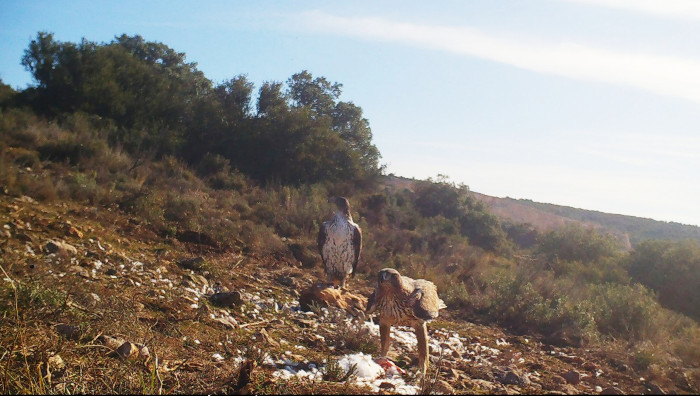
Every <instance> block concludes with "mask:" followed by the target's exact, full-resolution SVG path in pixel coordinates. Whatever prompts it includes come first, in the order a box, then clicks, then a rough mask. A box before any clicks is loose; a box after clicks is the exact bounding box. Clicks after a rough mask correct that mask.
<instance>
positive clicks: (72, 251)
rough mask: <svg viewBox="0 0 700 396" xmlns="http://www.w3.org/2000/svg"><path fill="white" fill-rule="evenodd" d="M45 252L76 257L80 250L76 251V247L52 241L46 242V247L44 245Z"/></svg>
mask: <svg viewBox="0 0 700 396" xmlns="http://www.w3.org/2000/svg"><path fill="white" fill-rule="evenodd" d="M44 251H45V252H47V253H56V254H59V255H66V256H75V255H76V254H78V249H76V248H75V246H72V245H69V244H67V243H65V242H62V241H58V240H50V241H48V242H46V245H44Z"/></svg>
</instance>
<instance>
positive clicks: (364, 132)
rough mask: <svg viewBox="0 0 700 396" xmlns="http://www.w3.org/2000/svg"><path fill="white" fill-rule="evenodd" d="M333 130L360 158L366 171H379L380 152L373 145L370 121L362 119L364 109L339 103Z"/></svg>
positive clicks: (347, 103) (334, 110)
mask: <svg viewBox="0 0 700 396" xmlns="http://www.w3.org/2000/svg"><path fill="white" fill-rule="evenodd" d="M332 117H333V130H334V131H336V132H337V133H338V134H339V135H340V137H341V138H342V139H343V140H345V141H346V142H347V143H348V144H349V145H350V148H351V149H352V150H353V151H355V152H356V153H357V154H358V155H359V156H360V161H361V162H362V165H363V167H364V168H365V169H377V167H378V162H379V150H378V149H377V147H376V146H375V145H374V144H372V130H371V129H370V127H369V121H368V120H367V119H366V118H364V117H362V108H361V107H359V106H356V105H355V104H354V103H352V102H338V103H337V104H336V105H335V108H334V109H333V113H332Z"/></svg>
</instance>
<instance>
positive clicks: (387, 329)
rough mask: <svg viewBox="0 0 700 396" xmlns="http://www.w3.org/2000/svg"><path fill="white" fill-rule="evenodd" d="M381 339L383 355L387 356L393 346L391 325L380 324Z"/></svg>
mask: <svg viewBox="0 0 700 396" xmlns="http://www.w3.org/2000/svg"><path fill="white" fill-rule="evenodd" d="M379 340H380V342H381V353H382V356H384V357H386V354H387V353H389V348H390V347H391V325H388V324H381V323H380V324H379Z"/></svg>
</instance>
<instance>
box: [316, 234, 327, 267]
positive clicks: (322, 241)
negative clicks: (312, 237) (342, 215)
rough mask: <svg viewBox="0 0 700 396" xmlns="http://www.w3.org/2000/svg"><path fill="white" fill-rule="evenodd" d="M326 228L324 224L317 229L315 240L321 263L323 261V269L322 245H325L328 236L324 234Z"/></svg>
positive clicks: (324, 264)
mask: <svg viewBox="0 0 700 396" xmlns="http://www.w3.org/2000/svg"><path fill="white" fill-rule="evenodd" d="M326 226H327V224H326V223H325V222H324V223H322V224H321V226H320V227H318V238H317V240H316V241H317V243H318V253H319V254H320V255H321V261H323V269H324V270H325V269H326V258H325V257H323V245H325V244H326V238H327V237H328V235H327V234H326Z"/></svg>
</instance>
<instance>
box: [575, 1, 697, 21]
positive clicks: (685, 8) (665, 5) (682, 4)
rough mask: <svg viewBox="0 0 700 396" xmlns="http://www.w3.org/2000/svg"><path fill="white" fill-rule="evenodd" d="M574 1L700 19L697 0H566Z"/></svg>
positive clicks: (678, 17)
mask: <svg viewBox="0 0 700 396" xmlns="http://www.w3.org/2000/svg"><path fill="white" fill-rule="evenodd" d="M566 1H570V2H574V3H583V4H590V5H594V6H600V7H608V8H618V9H622V10H629V11H637V12H643V13H646V14H650V15H655V16H660V17H671V18H677V19H691V20H693V19H700V1H697V0H566Z"/></svg>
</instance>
